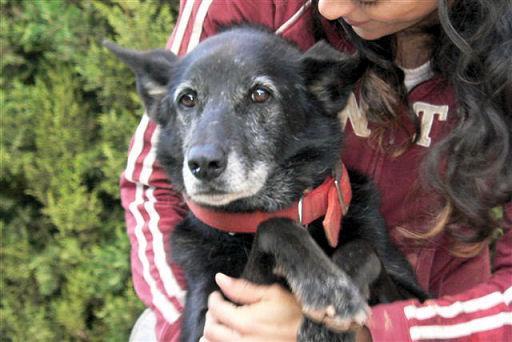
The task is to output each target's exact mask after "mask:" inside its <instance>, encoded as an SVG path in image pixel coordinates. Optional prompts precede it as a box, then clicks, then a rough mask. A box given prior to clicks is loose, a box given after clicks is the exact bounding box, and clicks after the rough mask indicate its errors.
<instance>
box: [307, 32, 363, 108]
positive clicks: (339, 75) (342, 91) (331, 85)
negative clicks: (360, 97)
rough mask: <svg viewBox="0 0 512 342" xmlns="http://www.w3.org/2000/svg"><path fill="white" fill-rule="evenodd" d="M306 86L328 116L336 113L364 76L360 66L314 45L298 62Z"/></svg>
mask: <svg viewBox="0 0 512 342" xmlns="http://www.w3.org/2000/svg"><path fill="white" fill-rule="evenodd" d="M302 68H303V74H304V78H305V80H306V86H307V87H308V89H309V90H310V91H311V92H312V93H313V94H314V95H315V96H316V98H317V99H318V100H319V101H320V102H321V103H322V104H323V106H324V108H325V110H326V111H327V112H328V113H332V114H334V113H338V112H339V111H340V110H342V109H343V108H344V107H345V105H346V103H347V100H348V97H349V95H350V92H351V91H352V89H353V88H354V85H355V84H356V82H357V81H358V80H359V79H360V78H361V76H362V75H363V73H364V70H365V67H364V63H363V62H362V61H361V60H360V59H359V58H358V57H354V56H351V55H348V54H344V53H342V52H340V51H338V50H336V49H334V48H333V47H331V46H330V45H329V44H328V43H326V42H324V41H320V42H318V43H316V44H315V45H314V46H313V47H311V48H310V49H309V50H308V51H306V53H305V54H304V56H303V58H302Z"/></svg>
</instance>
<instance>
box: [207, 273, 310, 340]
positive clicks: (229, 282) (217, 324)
mask: <svg viewBox="0 0 512 342" xmlns="http://www.w3.org/2000/svg"><path fill="white" fill-rule="evenodd" d="M215 280H216V282H217V284H218V285H219V287H220V289H221V290H222V293H224V295H225V296H226V297H227V298H229V299H230V300H231V301H233V302H235V303H238V304H240V305H241V306H236V305H234V304H233V303H231V302H229V301H227V300H225V299H224V298H223V297H222V295H221V294H220V293H219V292H213V293H212V294H211V295H210V297H209V299H208V312H207V313H206V323H205V327H204V336H203V338H202V339H201V341H202V342H203V341H207V342H227V341H228V342H230V341H240V342H248V341H251V342H256V341H259V342H268V341H283V342H284V341H296V340H297V333H298V331H299V328H300V326H301V323H302V319H303V316H302V311H301V307H300V305H299V303H298V302H297V300H296V298H295V296H294V295H293V294H292V293H290V292H289V291H287V290H286V289H284V288H283V287H282V286H279V285H276V284H274V285H268V286H267V285H256V284H253V283H250V282H248V281H246V280H244V279H234V278H230V277H228V276H226V275H224V274H220V273H219V274H217V275H216V276H215Z"/></svg>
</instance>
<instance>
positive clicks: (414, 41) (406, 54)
mask: <svg viewBox="0 0 512 342" xmlns="http://www.w3.org/2000/svg"><path fill="white" fill-rule="evenodd" d="M430 46H431V37H430V36H429V35H428V34H425V33H420V32H415V33H413V32H407V31H403V32H398V33H397V34H396V47H397V53H396V58H395V63H396V64H398V65H400V66H401V67H403V68H408V69H414V68H417V67H419V66H420V65H423V64H425V63H426V62H427V61H428V60H429V59H430V53H431V49H430Z"/></svg>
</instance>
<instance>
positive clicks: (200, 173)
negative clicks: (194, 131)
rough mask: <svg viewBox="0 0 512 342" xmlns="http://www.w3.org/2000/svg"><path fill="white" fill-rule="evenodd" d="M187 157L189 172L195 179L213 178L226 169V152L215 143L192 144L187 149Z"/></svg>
mask: <svg viewBox="0 0 512 342" xmlns="http://www.w3.org/2000/svg"><path fill="white" fill-rule="evenodd" d="M187 157H188V167H189V169H190V172H192V174H193V175H194V176H195V177H196V178H197V179H201V180H212V179H215V178H217V177H219V176H220V175H221V174H222V172H223V171H224V170H225V169H226V164H227V159H226V154H225V153H224V151H223V150H222V149H221V148H220V147H219V146H216V145H212V144H207V145H201V146H194V147H192V148H191V149H190V150H189V151H188V156H187Z"/></svg>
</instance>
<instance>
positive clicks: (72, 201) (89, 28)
mask: <svg viewBox="0 0 512 342" xmlns="http://www.w3.org/2000/svg"><path fill="white" fill-rule="evenodd" d="M162 3H163V2H162ZM0 10H1V11H2V20H1V21H0V44H1V47H2V49H1V58H0V67H1V75H0V85H1V87H0V111H1V112H0V114H1V128H2V131H1V137H0V139H1V140H0V143H1V149H2V153H0V165H1V171H2V172H1V178H0V187H1V188H2V191H1V193H0V214H1V215H0V217H1V219H0V220H1V221H0V229H1V239H0V260H1V268H2V269H1V272H2V277H1V279H0V285H1V291H2V296H1V299H0V300H1V303H0V316H1V317H2V325H1V326H0V336H1V337H2V340H6V341H9V340H16V341H17V340H30V341H32V340H35V341H39V340H40V341H55V340H85V341H88V340H91V341H104V340H109V341H110V340H115V341H117V340H119V341H125V340H126V339H127V336H128V334H129V331H130V329H131V327H132V325H133V324H134V322H135V319H136V318H137V315H138V314H139V313H140V312H141V311H142V304H141V303H140V301H139V300H138V299H137V298H136V296H135V294H134V293H133V290H132V288H133V286H132V283H131V276H130V265H129V253H130V251H129V249H130V246H129V242H128V238H127V236H126V233H125V227H124V220H123V211H122V208H121V206H120V203H119V189H118V181H119V175H120V174H121V172H122V170H123V168H124V166H125V162H126V153H127V149H128V143H129V139H130V137H131V135H132V134H133V132H134V131H135V128H136V125H137V123H138V121H139V119H140V116H141V114H142V105H141V103H140V102H139V100H138V97H137V95H136V93H135V90H134V89H135V87H134V81H133V77H132V75H131V72H130V71H128V70H127V69H126V68H125V67H124V66H123V65H122V64H121V63H119V62H118V61H117V60H116V59H115V58H114V57H113V56H111V54H110V53H109V52H107V51H106V50H105V49H104V48H103V47H101V45H100V44H99V42H101V41H102V39H104V38H108V39H110V40H113V41H117V42H118V43H120V44H122V45H125V46H129V47H132V48H144V49H146V48H154V47H163V46H164V45H165V42H166V40H167V38H168V36H169V33H170V32H171V30H172V26H173V21H174V17H173V13H174V12H173V10H172V9H171V8H169V6H168V5H166V4H161V2H155V1H142V0H130V1H126V0H116V1H114V0H111V1H69V0H67V1H66V0H37V1H17V0H0Z"/></svg>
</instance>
